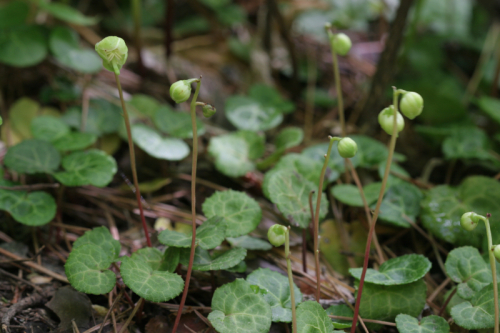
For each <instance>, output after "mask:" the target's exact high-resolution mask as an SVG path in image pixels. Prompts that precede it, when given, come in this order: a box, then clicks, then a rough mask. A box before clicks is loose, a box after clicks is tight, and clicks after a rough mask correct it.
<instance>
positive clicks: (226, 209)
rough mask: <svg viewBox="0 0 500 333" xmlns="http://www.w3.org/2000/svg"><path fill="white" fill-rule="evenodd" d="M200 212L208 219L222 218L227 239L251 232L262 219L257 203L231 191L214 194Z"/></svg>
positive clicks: (241, 193) (246, 196)
mask: <svg viewBox="0 0 500 333" xmlns="http://www.w3.org/2000/svg"><path fill="white" fill-rule="evenodd" d="M202 210H203V214H205V216H206V217H208V218H211V217H214V216H221V217H223V218H224V223H225V224H226V227H227V229H226V236H227V237H239V236H243V235H245V234H247V233H249V232H251V231H253V230H254V229H255V228H256V227H257V225H258V224H259V223H260V220H261V219H262V210H261V209H260V206H259V204H258V203H257V201H255V200H254V199H252V198H250V197H249V196H248V195H247V194H246V193H244V192H238V191H233V190H228V191H222V192H221V191H218V192H215V193H214V194H213V195H212V196H210V197H209V198H208V199H206V200H205V202H204V203H203V206H202Z"/></svg>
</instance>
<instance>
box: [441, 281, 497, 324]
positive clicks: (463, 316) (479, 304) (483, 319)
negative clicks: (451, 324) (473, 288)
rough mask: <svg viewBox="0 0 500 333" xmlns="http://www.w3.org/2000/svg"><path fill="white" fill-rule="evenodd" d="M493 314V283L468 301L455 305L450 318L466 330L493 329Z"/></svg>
mask: <svg viewBox="0 0 500 333" xmlns="http://www.w3.org/2000/svg"><path fill="white" fill-rule="evenodd" d="M494 313H495V302H494V299H493V283H490V284H489V285H487V286H486V287H484V288H483V289H481V290H480V291H479V292H478V293H476V294H475V295H474V297H473V298H472V299H471V300H470V301H465V302H463V303H460V304H458V305H455V306H454V307H453V308H452V309H451V317H452V318H453V320H455V323H456V324H457V325H459V326H462V327H463V328H465V329H468V330H478V329H482V328H492V327H494V326H495V315H494Z"/></svg>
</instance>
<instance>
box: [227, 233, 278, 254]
mask: <svg viewBox="0 0 500 333" xmlns="http://www.w3.org/2000/svg"><path fill="white" fill-rule="evenodd" d="M227 241H228V243H229V244H231V245H232V246H234V247H242V248H244V249H247V250H259V251H268V250H270V249H272V248H273V246H272V245H271V244H270V243H269V242H267V241H265V240H263V239H260V238H257V237H252V236H248V235H243V236H240V237H234V238H233V237H228V238H227Z"/></svg>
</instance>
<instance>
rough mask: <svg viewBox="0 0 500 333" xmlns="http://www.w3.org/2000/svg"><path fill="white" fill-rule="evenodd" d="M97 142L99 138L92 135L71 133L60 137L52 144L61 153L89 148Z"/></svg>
mask: <svg viewBox="0 0 500 333" xmlns="http://www.w3.org/2000/svg"><path fill="white" fill-rule="evenodd" d="M96 141H97V136H95V135H94V134H90V133H81V132H70V133H68V134H66V135H64V136H63V137H60V138H58V139H56V140H54V141H52V144H53V145H54V147H55V148H56V149H57V150H59V151H61V152H68V151H75V150H81V149H84V148H87V147H89V146H91V145H93V144H94V143H95V142H96Z"/></svg>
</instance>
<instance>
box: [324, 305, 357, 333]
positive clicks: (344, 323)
mask: <svg viewBox="0 0 500 333" xmlns="http://www.w3.org/2000/svg"><path fill="white" fill-rule="evenodd" d="M326 313H327V314H328V315H329V316H343V317H353V316H354V311H352V309H351V308H350V307H348V306H347V305H345V304H338V305H332V306H330V307H329V308H328V309H326ZM332 324H333V327H334V328H338V329H344V328H350V327H351V326H352V321H351V320H344V319H333V318H332Z"/></svg>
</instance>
